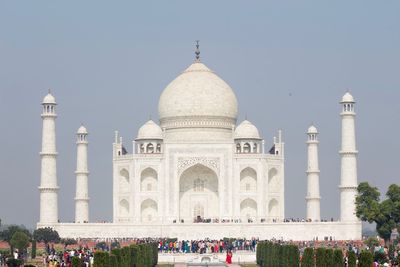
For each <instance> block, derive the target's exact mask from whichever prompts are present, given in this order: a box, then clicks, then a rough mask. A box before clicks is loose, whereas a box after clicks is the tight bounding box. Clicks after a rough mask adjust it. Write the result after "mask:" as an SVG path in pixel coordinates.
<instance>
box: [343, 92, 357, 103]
mask: <svg viewBox="0 0 400 267" xmlns="http://www.w3.org/2000/svg"><path fill="white" fill-rule="evenodd" d="M340 103H355V101H354V97H353V96H352V95H351V94H350V93H349V92H347V93H345V94H344V96H343V97H342V101H341V102H340Z"/></svg>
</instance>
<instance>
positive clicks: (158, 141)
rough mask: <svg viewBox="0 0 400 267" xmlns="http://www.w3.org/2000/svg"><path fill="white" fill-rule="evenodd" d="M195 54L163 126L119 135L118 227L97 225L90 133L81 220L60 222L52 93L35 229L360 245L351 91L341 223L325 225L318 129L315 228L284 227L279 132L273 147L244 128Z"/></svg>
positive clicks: (165, 95) (82, 147)
mask: <svg viewBox="0 0 400 267" xmlns="http://www.w3.org/2000/svg"><path fill="white" fill-rule="evenodd" d="M196 53H197V54H196V55H197V56H196V60H195V62H194V63H193V64H191V65H190V66H189V67H188V68H187V69H186V70H184V71H183V72H182V73H181V74H180V75H178V77H177V78H175V79H174V80H173V81H172V82H171V83H170V84H169V85H168V86H167V87H166V88H165V90H164V91H163V92H162V94H161V96H160V99H159V104H158V111H159V122H158V123H157V122H155V121H153V120H149V121H147V122H146V123H145V124H144V125H143V126H142V127H140V129H139V130H138V133H137V134H136V136H135V134H133V136H135V138H133V140H129V142H125V143H124V142H123V141H122V137H120V136H119V134H118V132H115V140H114V143H113V149H112V155H113V162H112V166H113V177H112V179H113V188H112V193H113V222H112V223H91V222H90V219H89V195H88V187H89V171H88V166H87V157H88V143H89V140H88V131H87V130H86V128H85V127H84V126H81V127H80V128H79V129H78V132H77V169H76V172H75V173H76V196H75V203H76V212H75V222H74V223H62V222H59V219H58V203H57V199H58V188H59V187H58V182H57V171H56V157H57V152H56V134H55V119H56V117H57V115H56V101H55V98H54V97H53V96H52V95H51V94H50V93H49V94H48V95H47V96H46V97H45V98H44V100H43V103H42V105H43V112H42V118H43V139H42V152H41V158H42V173H41V184H40V187H39V190H40V222H39V223H38V224H37V227H47V226H49V227H52V228H54V229H56V230H57V231H58V232H59V234H60V235H61V236H62V237H71V238H122V237H126V238H129V237H178V238H181V239H197V238H205V237H209V238H223V237H248V238H251V237H259V238H261V239H267V238H280V239H292V240H312V239H315V238H318V239H320V240H322V239H324V238H326V237H328V238H333V239H336V240H338V239H342V240H344V239H346V240H350V239H360V238H361V223H360V221H359V220H358V219H357V218H356V217H355V215H354V210H355V205H354V200H355V195H356V187H357V162H356V155H357V150H356V143H355V126H354V125H355V124H354V120H355V112H354V103H355V101H354V99H353V97H352V96H351V95H350V94H349V93H346V94H345V95H344V97H343V99H342V101H341V105H342V113H341V116H342V148H341V150H340V155H341V157H342V166H341V179H340V185H339V187H340V191H341V218H340V221H335V222H321V218H320V194H319V168H318V145H319V140H318V131H317V129H316V128H315V126H311V127H310V128H309V129H308V132H307V140H306V142H307V147H308V166H307V168H306V175H304V177H305V179H306V177H307V196H306V202H307V211H306V212H305V213H306V214H307V215H306V218H307V220H308V222H285V221H284V218H285V203H284V186H285V165H284V160H285V151H284V143H283V140H282V133H281V131H278V130H277V137H272V136H269V137H268V139H267V140H270V141H267V142H265V141H264V137H263V136H261V135H260V132H259V131H258V129H257V127H256V126H255V125H253V124H252V123H251V122H250V121H248V120H244V121H242V122H238V121H237V118H238V101H237V98H236V96H235V93H234V91H233V89H232V88H231V87H230V86H229V85H228V84H227V83H226V82H225V81H224V80H223V79H221V78H220V77H219V76H218V75H217V74H216V73H215V72H214V71H212V70H210V69H209V68H208V67H207V66H206V65H205V64H203V63H202V62H201V61H200V58H199V51H198V50H197V51H196ZM124 139H125V138H124ZM267 144H268V145H267ZM126 148H128V149H126ZM128 150H129V151H132V153H128V152H127V151H128ZM339 167H340V166H338V168H339ZM110 178H111V177H110ZM338 184H339V178H338ZM110 190H111V189H110ZM92 204H93V203H92ZM94 204H95V203H94Z"/></svg>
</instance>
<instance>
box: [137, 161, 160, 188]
mask: <svg viewBox="0 0 400 267" xmlns="http://www.w3.org/2000/svg"><path fill="white" fill-rule="evenodd" d="M157 185H158V173H157V171H156V170H154V169H153V168H151V167H148V168H146V169H144V170H143V171H142V173H141V174H140V190H141V191H143V192H154V191H157Z"/></svg>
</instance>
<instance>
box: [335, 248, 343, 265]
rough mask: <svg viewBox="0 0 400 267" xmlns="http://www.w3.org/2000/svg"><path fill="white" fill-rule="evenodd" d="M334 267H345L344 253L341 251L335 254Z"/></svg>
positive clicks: (337, 250) (338, 250)
mask: <svg viewBox="0 0 400 267" xmlns="http://www.w3.org/2000/svg"><path fill="white" fill-rule="evenodd" d="M333 267H343V253H342V250H341V249H335V251H334V252H333Z"/></svg>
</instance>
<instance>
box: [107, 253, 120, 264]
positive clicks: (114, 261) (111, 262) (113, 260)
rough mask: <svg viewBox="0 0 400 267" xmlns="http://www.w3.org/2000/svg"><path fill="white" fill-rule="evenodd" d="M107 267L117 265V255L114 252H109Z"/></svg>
mask: <svg viewBox="0 0 400 267" xmlns="http://www.w3.org/2000/svg"><path fill="white" fill-rule="evenodd" d="M108 266H109V267H111V266H112V267H118V262H117V256H115V255H114V254H110V259H109V264H108Z"/></svg>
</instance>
